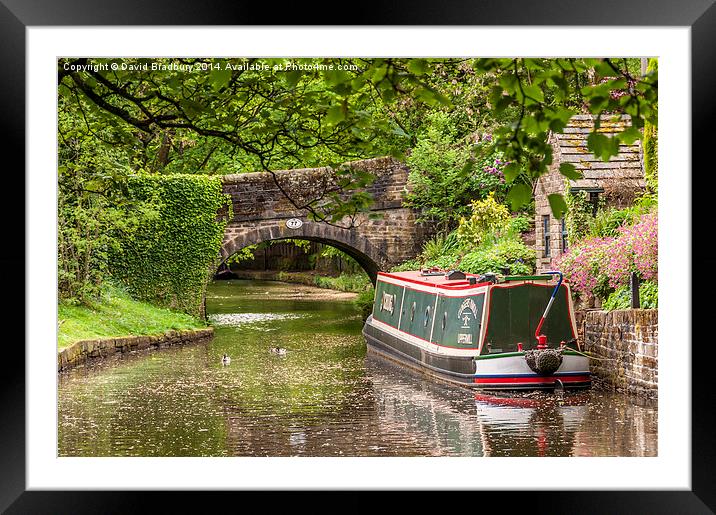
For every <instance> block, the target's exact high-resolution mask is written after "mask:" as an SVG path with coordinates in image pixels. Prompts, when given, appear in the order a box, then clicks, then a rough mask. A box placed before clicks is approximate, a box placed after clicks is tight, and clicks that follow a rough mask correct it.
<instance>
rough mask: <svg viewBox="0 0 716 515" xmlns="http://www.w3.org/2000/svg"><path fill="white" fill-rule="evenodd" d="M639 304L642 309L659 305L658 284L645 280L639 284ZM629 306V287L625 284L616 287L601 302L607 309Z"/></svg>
mask: <svg viewBox="0 0 716 515" xmlns="http://www.w3.org/2000/svg"><path fill="white" fill-rule="evenodd" d="M639 304H640V306H641V307H642V308H644V309H656V308H657V307H659V285H658V284H657V283H655V282H653V281H645V282H643V283H641V284H640V285H639ZM630 307H631V288H630V287H629V285H627V284H625V285H623V286H620V287H619V288H617V289H616V290H615V291H614V292H613V293H612V294H611V295H609V297H608V298H607V300H606V301H605V302H604V304H602V308H603V309H605V310H607V311H612V310H615V309H629V308H630Z"/></svg>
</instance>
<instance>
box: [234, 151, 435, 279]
mask: <svg viewBox="0 0 716 515" xmlns="http://www.w3.org/2000/svg"><path fill="white" fill-rule="evenodd" d="M348 165H349V166H351V167H352V168H355V169H358V170H361V171H364V172H368V173H370V174H372V175H373V176H374V177H375V180H374V181H373V182H372V184H370V185H369V186H367V187H366V188H364V191H366V192H368V193H370V194H371V195H372V196H373V200H374V201H373V204H372V206H371V209H370V213H369V214H372V215H378V216H369V214H366V213H361V214H359V215H358V216H357V217H356V219H355V220H354V221H353V223H350V221H349V220H348V219H344V220H342V221H341V222H336V224H335V225H332V224H328V223H325V222H317V221H313V220H311V219H310V218H309V217H308V213H307V211H305V210H299V209H297V208H296V207H295V205H294V203H295V204H296V205H299V206H301V205H305V203H306V202H307V201H311V200H318V199H320V198H322V197H323V196H324V195H325V194H326V192H327V191H330V190H331V189H332V188H334V187H335V185H336V175H335V172H334V171H333V169H331V168H328V167H325V168H308V169H300V170H284V171H277V172H274V174H275V177H276V179H275V180H274V177H273V175H272V174H271V173H267V172H259V173H246V174H236V175H226V176H224V178H223V190H224V193H227V194H229V195H230V196H231V200H232V203H233V218H232V219H231V220H229V223H228V224H227V227H226V231H225V234H224V241H223V243H222V246H221V256H220V259H221V261H220V263H223V262H225V261H226V260H227V259H228V258H229V257H230V256H231V255H233V254H234V253H236V252H238V251H239V250H241V249H242V248H243V247H246V246H248V245H253V244H256V243H261V242H264V241H268V240H280V239H287V238H294V239H302V240H310V241H316V242H319V243H325V244H328V245H331V246H334V247H336V248H338V249H340V250H342V251H343V252H345V253H346V254H348V255H350V256H351V257H353V258H354V259H355V260H356V261H357V262H358V263H360V265H361V266H362V267H363V269H364V270H365V271H366V272H367V273H368V275H369V276H370V278H371V280H373V282H375V278H376V275H377V272H378V271H379V270H388V269H389V268H390V267H392V266H394V265H396V264H398V263H401V262H402V261H405V260H407V259H411V258H413V257H415V256H416V255H418V253H419V252H420V249H421V246H422V244H423V242H424V241H425V239H426V238H427V237H428V236H429V235H430V234H429V231H428V228H427V227H425V226H423V225H422V224H418V223H416V221H415V219H416V212H415V211H414V210H412V209H409V208H407V207H404V206H403V195H404V193H405V192H406V191H407V187H408V186H407V181H408V168H407V167H406V166H405V165H404V164H403V163H400V162H399V161H396V160H395V159H392V158H388V157H383V158H376V159H367V160H363V161H354V162H352V163H348ZM276 182H278V183H279V185H280V186H281V188H279V187H278V186H277V184H276ZM281 189H283V190H284V191H286V192H287V193H288V194H289V195H290V196H291V199H293V200H294V203H292V202H291V200H289V199H288V198H286V195H284V194H283V193H282V192H281ZM295 219H297V220H299V221H300V222H296V220H295ZM289 220H290V222H289ZM287 222H288V223H287Z"/></svg>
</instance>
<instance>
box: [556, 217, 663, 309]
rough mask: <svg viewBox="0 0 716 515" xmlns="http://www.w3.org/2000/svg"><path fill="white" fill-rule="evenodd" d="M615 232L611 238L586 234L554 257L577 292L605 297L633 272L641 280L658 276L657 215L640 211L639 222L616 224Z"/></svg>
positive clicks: (622, 284)
mask: <svg viewBox="0 0 716 515" xmlns="http://www.w3.org/2000/svg"><path fill="white" fill-rule="evenodd" d="M617 233H618V234H617V236H616V237H613V238H609V237H608V238H595V237H591V238H587V239H585V240H583V241H582V242H580V243H579V244H577V245H574V246H572V247H571V248H570V249H569V251H568V252H567V253H565V254H563V255H562V256H560V257H558V258H556V259H555V260H554V262H553V265H554V266H555V267H556V268H558V269H560V270H562V272H563V273H564V274H565V277H566V278H567V279H568V280H569V281H570V283H571V284H572V287H573V289H574V290H575V291H576V292H578V293H580V294H584V295H586V296H587V297H588V298H591V297H594V296H596V297H598V298H601V299H606V298H607V297H608V296H609V295H610V294H611V293H612V292H613V291H614V290H616V289H618V288H619V287H621V286H624V285H626V284H627V283H628V281H629V276H630V274H631V273H632V272H636V273H637V274H638V275H639V277H640V279H641V280H643V281H649V280H652V281H656V280H657V274H658V219H657V215H656V214H655V213H652V214H646V215H642V216H641V218H640V220H639V222H638V223H636V224H634V225H631V226H622V227H619V228H618V229H617Z"/></svg>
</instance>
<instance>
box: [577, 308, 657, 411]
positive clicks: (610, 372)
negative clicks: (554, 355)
mask: <svg viewBox="0 0 716 515" xmlns="http://www.w3.org/2000/svg"><path fill="white" fill-rule="evenodd" d="M583 327H584V348H585V350H586V351H587V352H589V353H591V354H593V355H594V356H596V357H597V358H602V360H596V359H595V360H590V364H591V365H590V366H591V369H592V373H593V374H595V375H596V376H597V377H599V378H601V379H604V380H605V381H606V382H607V383H608V384H610V385H612V386H614V387H615V388H616V389H618V390H622V391H627V392H630V393H636V394H639V395H645V396H648V397H656V395H657V391H658V390H657V384H658V375H659V372H658V349H659V342H658V336H659V311H658V310H656V309H628V310H618V311H587V312H586V313H585V316H584V326H583Z"/></svg>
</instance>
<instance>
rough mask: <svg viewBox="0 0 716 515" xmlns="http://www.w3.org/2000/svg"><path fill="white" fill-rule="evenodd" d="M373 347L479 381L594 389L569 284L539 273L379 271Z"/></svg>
mask: <svg viewBox="0 0 716 515" xmlns="http://www.w3.org/2000/svg"><path fill="white" fill-rule="evenodd" d="M363 335H364V336H365V338H366V341H367V344H368V348H369V349H370V350H372V351H374V352H377V353H379V354H381V355H383V356H384V357H387V358H389V359H392V360H395V361H398V362H400V363H402V364H404V365H406V366H408V367H410V368H414V369H416V370H419V371H421V372H424V373H425V374H427V375H430V376H432V377H435V378H437V379H441V380H444V381H448V382H451V383H456V384H460V385H463V386H469V387H474V388H484V389H491V390H493V389H499V390H514V389H535V388H538V389H553V388H586V387H589V386H590V384H591V378H590V372H589V358H588V357H586V356H585V355H584V354H582V353H581V352H580V351H581V349H580V346H579V342H578V341H577V325H576V321H575V318H574V308H573V305H572V297H571V292H570V288H569V285H568V284H567V283H565V282H563V281H562V274H561V273H560V272H553V271H550V272H543V273H542V274H541V275H535V276H507V277H504V278H501V279H498V278H497V276H496V275H494V274H485V275H474V274H466V273H463V272H459V271H447V272H446V271H439V270H423V271H409V272H393V273H379V274H378V278H377V281H376V288H375V299H374V302H373V312H372V314H371V315H370V316H369V317H368V319H367V321H366V323H365V325H364V327H363Z"/></svg>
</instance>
